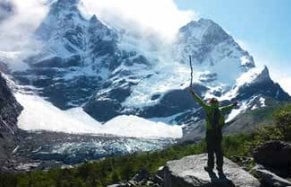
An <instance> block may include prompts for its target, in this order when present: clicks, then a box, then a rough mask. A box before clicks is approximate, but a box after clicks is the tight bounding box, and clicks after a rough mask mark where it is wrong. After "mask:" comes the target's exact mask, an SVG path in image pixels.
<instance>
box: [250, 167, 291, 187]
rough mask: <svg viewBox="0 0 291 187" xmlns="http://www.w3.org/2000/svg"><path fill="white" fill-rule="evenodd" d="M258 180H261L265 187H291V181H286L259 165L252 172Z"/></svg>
mask: <svg viewBox="0 0 291 187" xmlns="http://www.w3.org/2000/svg"><path fill="white" fill-rule="evenodd" d="M251 172H252V173H253V174H254V175H255V176H256V177H257V178H259V179H260V181H261V183H262V185H263V186H266V187H285V186H291V181H288V180H287V179H284V178H282V177H280V176H278V175H276V174H275V173H273V172H271V171H269V170H267V169H266V168H264V167H263V166H260V165H257V166H255V167H254V168H253V169H252V171H251Z"/></svg>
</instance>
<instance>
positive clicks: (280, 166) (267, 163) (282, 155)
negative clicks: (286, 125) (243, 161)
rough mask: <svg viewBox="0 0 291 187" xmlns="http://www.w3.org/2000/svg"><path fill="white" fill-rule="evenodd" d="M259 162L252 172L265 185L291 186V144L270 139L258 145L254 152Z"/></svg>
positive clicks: (276, 186) (255, 158)
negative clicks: (290, 179)
mask: <svg viewBox="0 0 291 187" xmlns="http://www.w3.org/2000/svg"><path fill="white" fill-rule="evenodd" d="M253 157H254V160H255V161H256V163H258V165H257V166H255V167H254V168H253V169H252V173H253V174H254V175H255V176H257V178H259V180H260V181H261V183H262V184H263V185H264V186H275V187H281V186H291V181H288V180H287V178H290V177H291V144H290V143H287V142H282V141H269V142H266V143H265V144H263V145H261V146H259V147H257V148H256V149H255V150H254V153H253Z"/></svg>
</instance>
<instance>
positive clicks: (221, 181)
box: [207, 171, 235, 187]
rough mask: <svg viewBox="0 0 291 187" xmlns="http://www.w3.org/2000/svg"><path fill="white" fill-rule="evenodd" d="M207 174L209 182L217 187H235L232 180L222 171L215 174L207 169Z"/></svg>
mask: <svg viewBox="0 0 291 187" xmlns="http://www.w3.org/2000/svg"><path fill="white" fill-rule="evenodd" d="M207 172H208V175H209V177H210V179H211V184H213V185H215V186H217V187H235V185H234V184H233V182H232V181H231V180H229V179H228V178H227V177H226V176H225V174H224V173H222V174H220V175H218V176H217V175H216V173H214V172H213V171H207Z"/></svg>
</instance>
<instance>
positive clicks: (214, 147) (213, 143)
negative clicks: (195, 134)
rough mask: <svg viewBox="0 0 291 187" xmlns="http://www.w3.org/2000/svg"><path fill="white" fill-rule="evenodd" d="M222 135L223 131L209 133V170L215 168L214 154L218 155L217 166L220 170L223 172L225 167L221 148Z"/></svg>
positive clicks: (207, 137)
mask: <svg viewBox="0 0 291 187" xmlns="http://www.w3.org/2000/svg"><path fill="white" fill-rule="evenodd" d="M221 141H222V133H221V131H218V132H217V131H207V132H206V144H207V153H208V161H207V166H208V168H209V169H213V168H214V154H215V155H216V166H217V169H218V170H221V171H222V169H223V168H222V167H223V151H222V147H221Z"/></svg>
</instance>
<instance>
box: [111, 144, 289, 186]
mask: <svg viewBox="0 0 291 187" xmlns="http://www.w3.org/2000/svg"><path fill="white" fill-rule="evenodd" d="M290 155H291V144H290V143H287V142H282V141H269V142H266V143H265V144H263V145H261V146H259V147H257V148H256V149H255V150H254V153H253V157H254V158H253V159H252V158H249V159H250V160H249V161H250V162H252V163H254V164H255V166H254V167H253V168H252V169H251V170H250V171H246V170H245V168H244V167H242V166H239V165H237V164H236V163H234V162H232V161H231V160H229V159H228V158H224V175H218V173H217V172H216V171H215V170H214V171H213V172H207V171H205V170H204V166H205V165H206V163H207V154H199V155H191V156H186V157H183V158H181V159H180V160H171V161H168V162H167V163H166V164H165V166H162V167H161V168H160V169H159V170H158V171H157V172H156V173H155V175H154V176H151V175H150V174H149V173H148V172H147V171H146V170H144V169H141V170H140V171H139V172H138V173H137V174H136V175H135V176H134V177H133V178H132V179H131V180H129V181H127V182H123V183H118V184H113V185H110V186H109V187H128V186H156V187H159V186H164V187H202V186H203V187H208V186H209V187H235V186H236V187H256V186H260V187H291V180H290V179H291V157H290ZM243 165H244V164H243Z"/></svg>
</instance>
